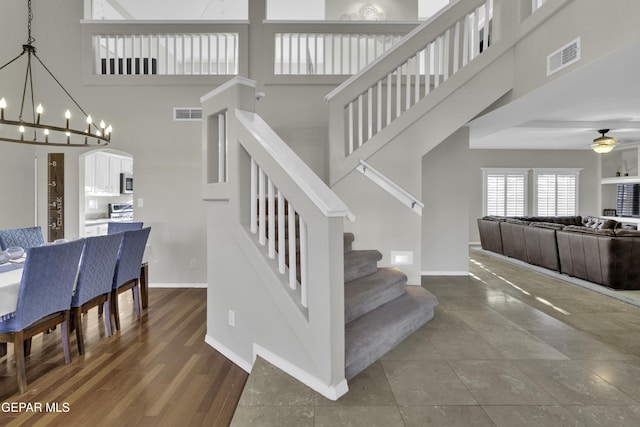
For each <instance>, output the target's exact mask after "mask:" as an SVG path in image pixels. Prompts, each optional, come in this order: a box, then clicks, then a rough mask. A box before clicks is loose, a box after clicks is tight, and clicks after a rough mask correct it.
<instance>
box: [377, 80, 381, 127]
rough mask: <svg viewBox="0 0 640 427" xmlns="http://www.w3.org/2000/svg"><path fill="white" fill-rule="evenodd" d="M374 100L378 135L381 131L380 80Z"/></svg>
mask: <svg viewBox="0 0 640 427" xmlns="http://www.w3.org/2000/svg"><path fill="white" fill-rule="evenodd" d="M376 98H377V103H376V111H377V113H378V120H377V121H376V133H378V132H380V130H381V129H382V80H378V92H377V94H376Z"/></svg>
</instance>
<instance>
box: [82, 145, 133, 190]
mask: <svg viewBox="0 0 640 427" xmlns="http://www.w3.org/2000/svg"><path fill="white" fill-rule="evenodd" d="M132 172H133V159H131V158H128V157H122V156H116V155H113V154H109V153H95V154H91V155H89V156H87V157H86V160H85V193H87V194H90V195H92V196H118V195H120V174H121V173H132Z"/></svg>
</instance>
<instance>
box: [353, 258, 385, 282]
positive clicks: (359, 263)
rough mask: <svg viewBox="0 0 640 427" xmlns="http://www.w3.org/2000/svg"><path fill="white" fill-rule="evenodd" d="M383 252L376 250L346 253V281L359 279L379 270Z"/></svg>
mask: <svg viewBox="0 0 640 427" xmlns="http://www.w3.org/2000/svg"><path fill="white" fill-rule="evenodd" d="M381 259H382V254H381V253H380V252H378V251H375V250H364V251H351V252H347V253H345V254H344V281H345V283H346V282H349V281H351V280H355V279H358V278H360V277H363V276H367V275H369V274H373V273H375V272H376V271H377V270H378V265H377V263H378V261H380V260H381Z"/></svg>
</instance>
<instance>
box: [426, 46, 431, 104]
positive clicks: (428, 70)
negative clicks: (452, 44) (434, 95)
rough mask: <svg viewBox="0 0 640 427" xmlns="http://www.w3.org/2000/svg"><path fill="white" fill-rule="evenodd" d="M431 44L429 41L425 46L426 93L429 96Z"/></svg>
mask: <svg viewBox="0 0 640 427" xmlns="http://www.w3.org/2000/svg"><path fill="white" fill-rule="evenodd" d="M431 45H432V43H429V44H428V45H427V47H425V48H424V94H425V96H427V95H428V94H429V93H430V92H431Z"/></svg>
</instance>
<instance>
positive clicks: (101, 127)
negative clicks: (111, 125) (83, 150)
mask: <svg viewBox="0 0 640 427" xmlns="http://www.w3.org/2000/svg"><path fill="white" fill-rule="evenodd" d="M106 126H107V125H106V124H104V120H100V129H104V128H105V127H106Z"/></svg>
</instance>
